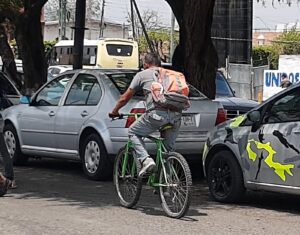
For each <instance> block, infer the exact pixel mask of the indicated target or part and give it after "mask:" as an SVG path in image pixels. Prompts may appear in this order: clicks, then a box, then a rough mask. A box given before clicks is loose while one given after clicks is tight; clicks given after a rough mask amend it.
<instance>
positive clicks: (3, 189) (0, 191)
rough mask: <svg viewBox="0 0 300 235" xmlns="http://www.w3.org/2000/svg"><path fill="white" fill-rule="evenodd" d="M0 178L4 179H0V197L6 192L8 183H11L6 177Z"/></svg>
mask: <svg viewBox="0 0 300 235" xmlns="http://www.w3.org/2000/svg"><path fill="white" fill-rule="evenodd" d="M1 180H4V182H3V181H2V183H1V185H0V197H2V196H4V195H5V194H6V192H7V189H8V187H9V184H10V183H11V181H10V180H9V179H6V178H4V179H1Z"/></svg>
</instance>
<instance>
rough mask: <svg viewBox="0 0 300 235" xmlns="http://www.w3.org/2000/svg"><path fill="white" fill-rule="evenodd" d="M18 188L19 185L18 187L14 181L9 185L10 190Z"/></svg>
mask: <svg viewBox="0 0 300 235" xmlns="http://www.w3.org/2000/svg"><path fill="white" fill-rule="evenodd" d="M17 187H18V185H17V183H16V181H15V180H12V181H11V183H10V184H9V188H10V189H15V188H17Z"/></svg>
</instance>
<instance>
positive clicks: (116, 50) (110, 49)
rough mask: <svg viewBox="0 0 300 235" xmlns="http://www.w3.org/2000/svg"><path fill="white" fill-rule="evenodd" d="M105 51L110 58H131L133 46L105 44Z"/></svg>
mask: <svg viewBox="0 0 300 235" xmlns="http://www.w3.org/2000/svg"><path fill="white" fill-rule="evenodd" d="M106 50H107V53H108V54H109V55H112V56H131V55H132V50H133V46H130V45H117V44H106Z"/></svg>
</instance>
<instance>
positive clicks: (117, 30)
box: [44, 20, 130, 41]
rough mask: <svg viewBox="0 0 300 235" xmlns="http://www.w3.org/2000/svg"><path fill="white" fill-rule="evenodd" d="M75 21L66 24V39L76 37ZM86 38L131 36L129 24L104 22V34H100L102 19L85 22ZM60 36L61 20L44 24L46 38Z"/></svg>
mask: <svg viewBox="0 0 300 235" xmlns="http://www.w3.org/2000/svg"><path fill="white" fill-rule="evenodd" d="M74 25H75V24H74V22H67V24H66V35H65V37H66V39H70V40H72V39H74ZM85 27H86V30H85V35H84V38H85V39H91V40H96V39H99V38H100V37H105V38H129V36H130V35H129V25H125V24H119V23H115V22H109V21H105V22H104V29H103V35H101V36H100V21H97V20H90V21H87V22H86V24H85ZM58 37H59V22H58V21H48V22H45V26H44V40H46V41H48V40H49V41H53V40H57V39H58Z"/></svg>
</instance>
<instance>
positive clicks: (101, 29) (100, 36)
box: [99, 0, 105, 38]
mask: <svg viewBox="0 0 300 235" xmlns="http://www.w3.org/2000/svg"><path fill="white" fill-rule="evenodd" d="M104 6H105V0H102V9H101V18H100V32H99V38H102V37H103V30H104V27H103V24H104V22H103V18H104Z"/></svg>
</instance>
